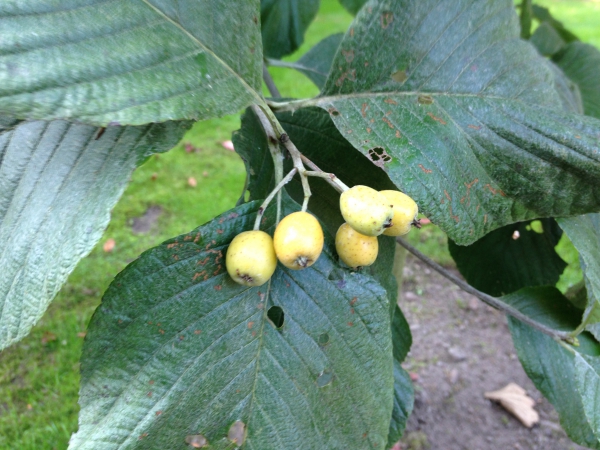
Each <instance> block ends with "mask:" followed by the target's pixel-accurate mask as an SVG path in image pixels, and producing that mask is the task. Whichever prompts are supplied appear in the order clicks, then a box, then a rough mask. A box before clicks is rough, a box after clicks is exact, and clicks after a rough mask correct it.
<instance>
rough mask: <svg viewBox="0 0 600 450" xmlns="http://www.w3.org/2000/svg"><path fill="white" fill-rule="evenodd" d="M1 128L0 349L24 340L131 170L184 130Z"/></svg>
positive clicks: (174, 126) (56, 124)
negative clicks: (0, 275) (0, 274)
mask: <svg viewBox="0 0 600 450" xmlns="http://www.w3.org/2000/svg"><path fill="white" fill-rule="evenodd" d="M11 122H12V124H10V123H11ZM0 123H4V124H5V126H1V125H0V273H2V277H0V349H2V348H5V347H6V346H8V345H10V344H12V343H14V342H16V341H18V340H20V339H22V338H23V337H24V336H26V335H27V334H28V333H29V331H30V329H31V327H33V325H35V323H36V322H37V321H38V320H39V318H40V317H41V316H42V314H43V313H44V312H45V311H46V308H47V307H48V305H49V303H50V302H51V301H52V299H53V298H54V296H55V295H56V293H57V292H58V291H59V289H60V288H61V286H62V285H63V283H64V282H65V281H66V279H67V276H68V275H69V274H70V273H71V272H72V271H73V269H74V268H75V266H76V265H77V263H78V262H79V260H80V259H81V258H83V257H84V256H85V255H87V254H88V253H89V252H90V251H91V250H92V248H93V247H94V245H95V244H96V242H98V240H99V239H100V237H101V236H102V233H103V232H104V230H105V228H106V226H107V225H108V222H109V219H110V211H111V209H112V208H113V207H114V205H115V203H116V202H117V200H118V199H119V197H120V196H121V194H122V193H123V191H124V189H125V186H126V185H127V183H128V181H129V177H130V175H131V173H132V172H133V170H134V169H135V168H136V167H137V166H138V165H139V164H140V163H141V162H143V161H144V159H145V158H146V157H147V156H149V155H150V154H151V153H155V152H163V151H166V150H168V149H170V148H171V147H173V146H174V145H175V144H176V143H177V141H178V140H179V139H180V138H181V137H182V136H183V134H184V132H185V131H186V129H187V128H189V126H190V124H189V123H187V122H185V123H183V122H166V123H163V124H151V125H146V126H142V127H118V126H110V127H107V128H106V129H104V130H103V129H98V128H97V127H92V126H88V125H78V124H73V123H68V122H63V121H52V122H42V121H36V122H20V123H18V121H14V120H11V119H10V118H7V117H3V118H1V119H0ZM9 124H10V126H8V125H9Z"/></svg>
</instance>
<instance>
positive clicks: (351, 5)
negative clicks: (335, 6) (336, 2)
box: [340, 0, 367, 15]
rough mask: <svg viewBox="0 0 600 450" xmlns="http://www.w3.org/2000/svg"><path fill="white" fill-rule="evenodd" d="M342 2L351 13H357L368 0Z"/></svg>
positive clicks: (346, 0)
mask: <svg viewBox="0 0 600 450" xmlns="http://www.w3.org/2000/svg"><path fill="white" fill-rule="evenodd" d="M340 3H341V4H342V6H343V7H344V8H346V9H347V10H348V12H349V13H350V14H352V15H356V13H357V12H358V11H359V10H360V8H362V6H363V5H364V4H365V3H367V0H340Z"/></svg>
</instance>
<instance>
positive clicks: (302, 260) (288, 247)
mask: <svg viewBox="0 0 600 450" xmlns="http://www.w3.org/2000/svg"><path fill="white" fill-rule="evenodd" d="M273 245H274V247H275V254H276V255H277V258H278V259H279V261H281V264H283V265H284V266H285V267H288V268H290V269H294V270H299V269H304V268H306V267H310V266H312V265H313V264H314V263H315V261H316V260H317V258H318V257H319V255H320V254H321V251H322V250H323V230H322V229H321V225H320V224H319V221H318V220H317V219H315V217H314V216H313V215H311V214H309V213H307V212H302V211H298V212H295V213H292V214H290V215H289V216H286V217H284V218H283V220H282V221H281V222H279V225H277V228H276V229H275V234H274V235H273Z"/></svg>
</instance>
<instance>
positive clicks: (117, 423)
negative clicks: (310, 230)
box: [70, 202, 394, 450]
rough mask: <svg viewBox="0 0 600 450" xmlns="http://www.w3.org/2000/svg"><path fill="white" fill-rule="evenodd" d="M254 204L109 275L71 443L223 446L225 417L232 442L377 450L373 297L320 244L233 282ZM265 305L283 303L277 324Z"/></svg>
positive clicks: (378, 342)
mask: <svg viewBox="0 0 600 450" xmlns="http://www.w3.org/2000/svg"><path fill="white" fill-rule="evenodd" d="M258 206H259V203H258V202H253V203H248V204H245V205H242V206H240V207H238V208H236V209H234V210H231V211H229V212H226V213H225V214H223V215H222V216H220V217H217V218H215V219H214V220H213V221H211V222H209V223H208V224H206V225H204V226H202V227H200V228H198V229H196V230H194V231H192V232H190V233H189V234H186V235H183V236H179V237H177V238H175V239H172V240H170V241H167V242H165V243H164V244H163V245H161V246H159V247H156V248H154V249H151V250H149V251H147V252H145V253H144V254H142V255H141V256H140V258H139V259H138V260H136V261H135V262H133V263H132V264H131V265H130V266H128V267H127V268H126V269H125V270H124V271H123V272H122V273H121V274H119V275H118V276H117V277H116V279H115V281H114V282H113V283H112V284H111V286H110V287H109V289H108V290H107V292H106V294H105V297H104V299H103V302H102V305H101V306H100V307H99V309H98V310H97V311H96V313H95V315H94V317H93V318H92V322H91V325H90V327H89V331H88V335H87V338H86V342H85V345H84V352H83V358H82V366H81V368H82V381H81V383H82V388H81V400H80V403H81V415H80V427H79V432H78V433H77V434H76V435H74V437H73V438H72V440H71V446H70V448H71V449H84V448H93V449H94V450H103V449H116V448H121V449H126V448H127V449H130V448H139V449H166V448H168V449H173V450H176V449H185V448H188V447H187V444H186V438H187V439H188V441H191V440H192V439H196V441H195V442H198V440H199V439H200V438H199V437H196V438H192V436H199V435H202V436H203V437H204V438H206V439H207V440H208V441H209V442H210V445H211V448H216V449H219V448H220V449H224V448H232V447H233V446H234V445H233V444H232V442H230V441H229V440H228V439H227V435H228V430H230V427H231V426H232V424H234V423H235V422H237V421H240V422H242V423H243V424H244V425H245V429H246V431H247V437H246V439H245V443H244V444H243V445H238V447H242V448H249V449H260V450H268V449H294V450H295V449H298V448H302V449H318V450H321V449H340V450H341V449H347V448H357V446H363V447H365V448H375V449H384V446H385V443H386V441H387V434H388V426H389V423H390V417H391V412H392V403H393V382H394V378H393V372H392V370H393V368H392V341H391V335H390V314H389V306H388V299H387V297H386V292H385V290H384V289H383V288H382V287H381V286H380V285H379V284H377V283H376V282H375V281H374V280H373V279H372V278H371V277H369V276H366V275H363V274H359V273H353V272H350V271H344V270H341V269H340V268H339V266H338V265H337V264H336V263H335V261H334V258H333V250H332V243H331V240H330V239H329V238H328V239H327V240H326V246H325V249H324V253H323V254H322V255H321V257H320V258H319V260H318V261H317V262H316V263H315V264H314V265H313V266H312V267H310V268H308V269H305V270H302V271H290V270H288V269H285V268H284V267H282V266H279V267H278V268H277V270H276V272H275V274H274V276H273V278H272V279H271V281H270V282H269V283H268V284H265V285H263V286H261V287H254V288H248V287H244V286H240V285H237V284H235V283H234V282H233V281H232V280H231V279H230V277H229V276H228V275H227V273H226V272H225V270H224V255H225V252H226V249H227V245H228V244H229V242H230V241H231V239H232V238H233V237H234V236H235V235H236V234H237V233H239V232H240V231H241V230H244V229H249V228H251V224H252V223H253V222H254V217H255V214H256V211H257V209H258ZM296 207H297V205H296ZM273 209H274V208H269V209H268V210H267V213H266V216H265V217H266V218H267V223H266V226H267V227H269V226H270V224H272V223H273V220H274V217H273V216H274V214H273ZM271 306H278V307H280V308H282V309H283V312H284V322H283V326H282V327H281V328H279V329H277V328H275V326H274V325H273V324H272V323H271V322H270V321H269V320H268V310H269V309H270V307H271ZM238 444H240V443H239V441H238Z"/></svg>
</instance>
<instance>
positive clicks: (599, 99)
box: [553, 42, 600, 119]
mask: <svg viewBox="0 0 600 450" xmlns="http://www.w3.org/2000/svg"><path fill="white" fill-rule="evenodd" d="M553 60H554V62H555V63H556V64H558V66H559V67H560V68H561V69H562V71H563V72H564V73H565V74H566V75H567V77H569V79H570V80H571V81H573V82H575V83H576V84H577V86H578V87H579V91H580V92H581V99H582V101H583V111H584V113H585V114H586V115H588V116H592V117H595V118H597V119H600V51H598V49H597V48H596V47H594V46H592V45H589V44H584V43H583V42H571V43H570V44H568V45H567V46H566V47H564V48H563V49H562V50H561V51H560V52H559V53H558V54H556V55H555V56H554V58H553Z"/></svg>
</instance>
